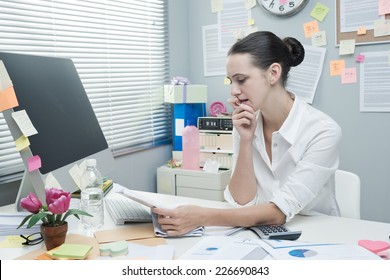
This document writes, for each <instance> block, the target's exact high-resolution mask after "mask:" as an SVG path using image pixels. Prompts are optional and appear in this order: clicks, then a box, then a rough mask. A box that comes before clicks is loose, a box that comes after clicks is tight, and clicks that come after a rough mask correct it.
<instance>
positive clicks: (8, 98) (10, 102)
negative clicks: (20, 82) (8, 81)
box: [0, 86, 19, 112]
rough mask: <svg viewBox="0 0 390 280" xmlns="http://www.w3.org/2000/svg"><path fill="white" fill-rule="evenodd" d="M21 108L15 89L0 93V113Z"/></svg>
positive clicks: (10, 88) (11, 88)
mask: <svg viewBox="0 0 390 280" xmlns="http://www.w3.org/2000/svg"><path fill="white" fill-rule="evenodd" d="M16 106H19V103H18V100H17V99H16V95H15V91H14V87H13V86H12V87H9V88H7V89H5V90H3V91H2V92H0V112H3V111H5V110H8V109H11V108H14V107H16Z"/></svg>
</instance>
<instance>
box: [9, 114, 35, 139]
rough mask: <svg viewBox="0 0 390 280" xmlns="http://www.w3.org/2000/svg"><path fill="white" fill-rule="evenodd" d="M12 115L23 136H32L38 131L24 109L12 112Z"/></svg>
mask: <svg viewBox="0 0 390 280" xmlns="http://www.w3.org/2000/svg"><path fill="white" fill-rule="evenodd" d="M12 117H13V119H14V120H15V122H16V124H17V125H18V126H19V129H20V131H22V133H23V135H24V136H27V137H29V136H32V135H35V134H37V133H38V131H37V130H36V129H35V127H34V125H33V124H32V123H31V120H30V118H29V116H28V115H27V112H26V110H21V111H16V112H12Z"/></svg>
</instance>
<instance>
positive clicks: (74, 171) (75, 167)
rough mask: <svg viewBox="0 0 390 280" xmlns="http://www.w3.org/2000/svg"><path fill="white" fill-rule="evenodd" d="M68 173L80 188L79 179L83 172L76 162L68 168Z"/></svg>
mask: <svg viewBox="0 0 390 280" xmlns="http://www.w3.org/2000/svg"><path fill="white" fill-rule="evenodd" d="M69 174H70V176H71V177H72V179H73V181H74V182H75V183H76V185H77V186H78V187H79V188H80V179H81V176H82V175H83V172H82V171H81V170H80V168H79V166H78V165H77V164H75V165H73V167H72V168H71V169H70V170H69Z"/></svg>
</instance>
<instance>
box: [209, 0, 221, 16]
mask: <svg viewBox="0 0 390 280" xmlns="http://www.w3.org/2000/svg"><path fill="white" fill-rule="evenodd" d="M222 10H223V0H211V12H212V13H218V12H220V11H222Z"/></svg>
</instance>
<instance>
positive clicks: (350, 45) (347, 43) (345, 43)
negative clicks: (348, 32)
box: [339, 39, 356, 55]
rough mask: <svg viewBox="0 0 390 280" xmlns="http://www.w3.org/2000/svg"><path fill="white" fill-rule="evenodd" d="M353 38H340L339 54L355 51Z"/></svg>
mask: <svg viewBox="0 0 390 280" xmlns="http://www.w3.org/2000/svg"><path fill="white" fill-rule="evenodd" d="M355 44H356V40H355V39H349V40H340V48H339V55H347V54H354V53H355Z"/></svg>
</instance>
